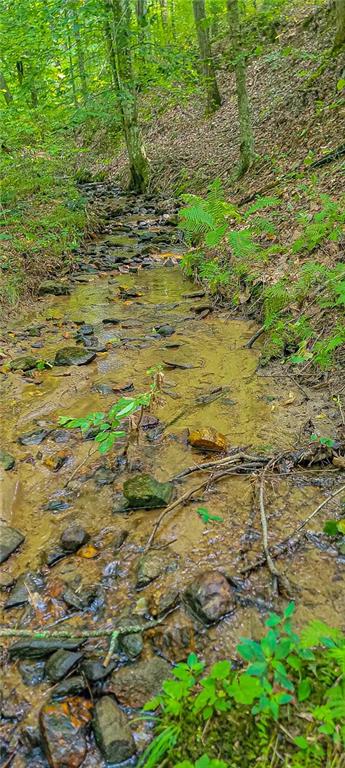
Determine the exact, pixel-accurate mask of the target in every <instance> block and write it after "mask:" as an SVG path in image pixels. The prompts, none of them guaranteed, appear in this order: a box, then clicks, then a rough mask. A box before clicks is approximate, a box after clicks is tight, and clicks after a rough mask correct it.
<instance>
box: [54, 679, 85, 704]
mask: <svg viewBox="0 0 345 768" xmlns="http://www.w3.org/2000/svg"><path fill="white" fill-rule="evenodd" d="M86 690H87V685H86V682H85V679H84V677H82V675H72V677H68V678H67V680H62V682H61V683H59V684H58V685H55V686H54V688H53V690H52V694H51V698H52V699H64V698H65V697H66V696H79V695H80V694H81V693H84V691H86Z"/></svg>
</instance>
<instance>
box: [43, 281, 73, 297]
mask: <svg viewBox="0 0 345 768" xmlns="http://www.w3.org/2000/svg"><path fill="white" fill-rule="evenodd" d="M70 293H71V289H70V286H69V285H67V283H60V282H58V281H57V280H45V281H44V282H43V283H41V285H40V287H39V289H38V295H39V296H47V295H48V294H51V295H52V296H68V295H69V294H70Z"/></svg>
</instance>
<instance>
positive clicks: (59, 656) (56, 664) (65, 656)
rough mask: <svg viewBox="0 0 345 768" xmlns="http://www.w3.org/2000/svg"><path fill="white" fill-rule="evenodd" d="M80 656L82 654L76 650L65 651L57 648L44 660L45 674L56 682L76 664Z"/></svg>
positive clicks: (81, 656)
mask: <svg viewBox="0 0 345 768" xmlns="http://www.w3.org/2000/svg"><path fill="white" fill-rule="evenodd" d="M82 658H83V654H82V653H80V652H78V651H66V650H64V649H63V648H59V650H58V651H55V653H53V655H52V656H51V657H50V658H49V659H48V661H47V662H46V666H45V673H46V676H47V677H48V678H49V680H51V681H52V682H53V683H58V682H59V681H60V680H62V679H63V678H64V677H66V675H68V673H69V672H71V670H72V669H74V667H76V666H77V664H78V663H79V662H80V661H81V659H82Z"/></svg>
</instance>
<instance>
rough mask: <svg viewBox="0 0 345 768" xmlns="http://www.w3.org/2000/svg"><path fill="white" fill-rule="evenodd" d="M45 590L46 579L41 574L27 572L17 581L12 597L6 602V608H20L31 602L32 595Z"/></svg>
mask: <svg viewBox="0 0 345 768" xmlns="http://www.w3.org/2000/svg"><path fill="white" fill-rule="evenodd" d="M43 589H44V579H43V578H42V576H41V574H40V573H31V572H30V571H27V572H26V573H22V574H21V575H20V576H19V578H18V579H17V581H16V583H15V585H14V587H13V589H12V590H11V593H10V596H9V598H8V600H7V601H6V603H5V605H4V608H6V610H9V609H10V608H18V607H19V606H21V605H25V603H28V602H30V600H29V598H30V594H32V593H36V592H42V590H43Z"/></svg>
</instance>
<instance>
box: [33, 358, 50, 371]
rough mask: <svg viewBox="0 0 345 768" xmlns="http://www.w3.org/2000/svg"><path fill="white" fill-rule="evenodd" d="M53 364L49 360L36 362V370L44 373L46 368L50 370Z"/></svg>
mask: <svg viewBox="0 0 345 768" xmlns="http://www.w3.org/2000/svg"><path fill="white" fill-rule="evenodd" d="M52 367H53V364H52V363H50V362H49V360H37V363H36V368H37V370H38V371H45V370H46V368H52Z"/></svg>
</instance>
